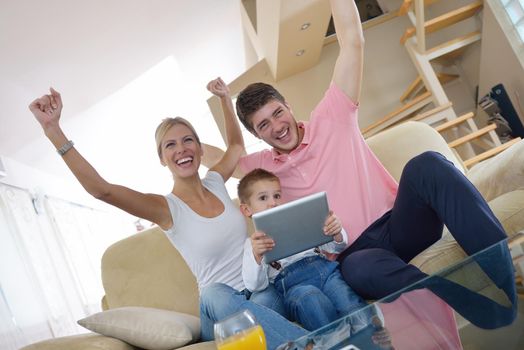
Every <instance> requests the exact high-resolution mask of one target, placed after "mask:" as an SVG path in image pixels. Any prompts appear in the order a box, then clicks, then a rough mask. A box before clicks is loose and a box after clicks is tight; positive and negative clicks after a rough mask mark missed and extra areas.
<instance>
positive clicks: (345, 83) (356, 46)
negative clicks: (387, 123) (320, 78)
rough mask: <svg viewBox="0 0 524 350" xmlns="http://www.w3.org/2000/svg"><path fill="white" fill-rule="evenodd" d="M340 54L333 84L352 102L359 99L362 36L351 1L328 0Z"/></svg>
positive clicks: (357, 15)
mask: <svg viewBox="0 0 524 350" xmlns="http://www.w3.org/2000/svg"><path fill="white" fill-rule="evenodd" d="M330 3H331V12H332V13H333V21H334V23H335V29H336V32H337V38H338V44H339V46H340V53H339V55H338V58H337V61H336V63H335V69H334V71H333V82H335V84H337V85H338V87H340V88H341V89H342V90H343V91H344V92H345V93H346V94H347V95H348V96H349V98H351V100H353V102H355V103H358V101H359V99H360V87H361V84H362V70H363V63H364V61H363V57H364V35H363V33H362V23H361V22H360V16H359V14H358V9H357V5H356V4H355V1H353V0H330Z"/></svg>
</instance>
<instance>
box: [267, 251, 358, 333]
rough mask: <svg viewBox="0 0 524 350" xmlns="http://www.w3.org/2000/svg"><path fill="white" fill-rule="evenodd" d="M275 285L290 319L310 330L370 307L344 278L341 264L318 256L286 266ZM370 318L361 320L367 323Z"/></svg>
mask: <svg viewBox="0 0 524 350" xmlns="http://www.w3.org/2000/svg"><path fill="white" fill-rule="evenodd" d="M274 285H275V289H276V290H277V292H279V293H280V294H281V295H282V296H283V297H284V305H285V306H286V311H287V313H288V315H289V318H290V319H291V320H294V321H297V322H298V323H300V324H301V325H302V326H303V327H304V328H305V329H307V330H310V331H313V330H315V329H318V328H320V327H322V326H325V325H327V324H329V323H331V322H333V321H335V320H337V319H339V318H340V317H342V316H345V315H347V314H350V313H351V312H354V311H357V310H359V309H361V308H363V307H365V306H367V304H366V302H365V301H364V300H363V299H362V298H361V297H360V296H359V295H358V294H356V293H355V292H354V291H353V290H352V289H351V288H350V287H349V286H348V284H347V283H346V282H345V281H344V279H343V278H342V275H341V273H340V270H339V269H338V263H337V262H334V261H329V260H327V259H325V258H324V257H321V256H318V255H317V256H309V257H306V258H304V259H301V260H299V261H296V262H294V263H293V264H291V265H289V266H287V267H286V268H285V269H283V270H282V271H281V272H280V273H279V274H278V276H277V277H276V278H275V281H274ZM367 321H368V320H364V319H363V320H362V323H363V325H364V326H365V325H367V324H368V322H367Z"/></svg>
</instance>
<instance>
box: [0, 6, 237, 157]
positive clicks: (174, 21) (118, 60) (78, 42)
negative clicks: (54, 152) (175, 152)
mask: <svg viewBox="0 0 524 350" xmlns="http://www.w3.org/2000/svg"><path fill="white" fill-rule="evenodd" d="M239 6H240V1H239V0H89V1H78V0H46V1H40V0H2V1H1V2H0V105H1V106H2V112H1V113H0V156H7V157H10V158H13V159H15V160H17V161H20V162H22V163H26V164H28V163H31V160H32V159H38V158H39V156H38V155H39V152H45V153H49V152H50V148H44V149H42V150H40V149H34V150H33V151H32V152H31V153H32V154H31V156H30V157H29V156H28V155H27V154H28V152H19V150H20V149H22V148H23V147H24V146H25V145H27V144H29V143H31V142H32V141H33V140H34V139H36V138H40V137H41V136H42V132H41V130H40V128H39V125H38V124H37V123H36V122H35V121H34V119H33V118H32V115H31V114H30V112H29V110H28V109H27V106H28V104H29V103H30V102H31V101H32V100H33V99H34V98H35V97H38V96H40V95H42V94H43V93H45V92H46V91H47V89H48V87H49V86H53V87H55V88H56V89H58V90H59V91H61V92H62V95H63V96H64V95H66V96H67V100H66V101H64V102H65V105H66V107H67V113H66V112H65V111H66V109H64V113H63V119H67V118H71V119H74V118H81V116H79V115H81V113H82V112H83V111H85V110H87V109H89V108H91V107H92V106H94V105H95V104H97V103H98V102H100V101H102V100H103V99H104V98H106V97H108V96H110V95H112V94H113V93H115V92H116V91H118V90H119V89H121V88H122V87H124V86H126V85H127V84H129V83H130V82H132V81H134V80H135V79H136V78H137V77H139V76H141V75H142V74H144V73H145V72H147V71H148V70H149V69H151V68H152V67H155V66H156V65H157V64H159V63H160V62H162V61H163V60H165V59H166V58H167V57H170V56H171V57H174V58H175V59H176V62H177V63H178V66H179V68H180V70H181V71H183V72H184V73H185V75H186V76H189V77H191V83H190V84H187V82H176V83H177V84H178V83H179V84H184V85H186V86H185V87H186V88H187V89H186V90H188V91H185V92H184V94H188V95H191V94H192V93H193V90H194V89H195V88H194V87H195V86H198V87H199V90H198V91H194V93H196V94H199V95H202V94H205V93H206V91H205V90H204V87H205V84H206V83H207V81H208V80H209V79H211V78H213V77H215V76H218V75H222V76H223V77H224V79H225V80H226V81H230V80H232V79H234V78H235V77H236V75H238V74H240V73H241V72H242V71H243V70H244V69H245V67H244V60H245V55H244V49H243V39H242V26H241V22H240V10H239ZM183 91H184V90H183ZM202 103H203V104H205V100H202ZM174 113H176V101H174ZM159 118H161V116H157V119H158V120H159ZM75 122H79V123H83V122H85V123H89V121H87V120H86V121H75ZM151 137H152V135H151ZM28 165H31V164H28Z"/></svg>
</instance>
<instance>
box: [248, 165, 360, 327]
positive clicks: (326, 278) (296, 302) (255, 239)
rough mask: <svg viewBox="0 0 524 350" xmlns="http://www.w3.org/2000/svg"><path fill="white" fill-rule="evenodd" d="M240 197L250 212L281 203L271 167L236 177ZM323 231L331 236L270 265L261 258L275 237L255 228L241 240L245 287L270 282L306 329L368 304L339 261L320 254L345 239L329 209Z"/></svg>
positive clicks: (258, 287)
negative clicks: (248, 235) (255, 230)
mask: <svg viewBox="0 0 524 350" xmlns="http://www.w3.org/2000/svg"><path fill="white" fill-rule="evenodd" d="M238 197H239V199H240V210H241V212H242V214H244V216H246V217H251V216H252V215H253V214H255V213H257V212H260V211H263V210H266V209H269V208H272V207H275V206H277V205H279V204H281V189H280V180H279V178H278V177H277V176H276V175H274V174H273V173H271V172H268V171H266V170H263V169H255V170H253V171H251V172H250V173H248V174H247V175H246V176H244V177H243V178H242V179H241V180H240V183H239V184H238ZM324 233H325V234H326V235H330V236H333V241H332V242H329V243H327V244H324V245H322V246H321V247H318V248H313V249H309V250H306V251H304V252H301V253H297V254H295V255H292V256H290V257H287V258H285V259H281V260H279V261H278V262H276V263H271V264H270V265H269V264H266V263H264V261H263V256H264V253H266V252H267V251H269V250H271V249H272V248H273V247H274V245H275V243H274V241H273V240H272V239H271V238H270V237H268V236H266V235H265V233H263V232H255V233H253V235H252V236H251V237H250V238H248V239H247V240H246V243H245V245H244V260H243V265H242V277H243V278H244V284H245V286H246V288H247V289H248V290H250V291H251V292H257V291H261V290H263V289H265V288H267V286H268V285H269V283H273V284H274V286H275V289H276V290H277V292H278V293H279V294H280V295H281V297H282V298H283V299H284V305H285V308H286V312H287V313H288V318H289V319H290V320H292V321H297V322H299V323H300V324H301V325H302V326H303V327H304V328H306V329H307V330H310V331H312V330H315V329H318V328H320V327H322V326H324V325H326V324H329V323H331V322H332V321H335V320H336V319H339V318H340V317H342V316H344V315H347V314H349V313H351V312H353V311H356V310H358V309H360V308H362V307H364V306H366V305H367V304H366V302H365V301H364V300H363V299H362V298H361V297H360V296H359V295H357V294H356V293H355V292H354V291H353V290H352V289H351V288H350V287H349V286H348V285H347V283H346V282H345V281H344V280H343V279H342V275H341V274H340V270H339V268H338V263H337V262H334V261H330V260H328V259H326V258H325V257H324V256H323V255H322V254H321V251H325V252H329V253H340V252H341V251H342V250H344V248H345V247H346V245H347V234H346V232H345V231H344V229H342V225H341V223H340V220H339V219H338V218H337V216H336V215H335V214H333V212H330V214H329V216H328V218H327V219H326V222H325V225H324ZM359 321H362V326H365V325H367V324H368V323H369V322H368V321H367V320H364V317H362V320H360V319H359ZM353 326H356V325H354V324H353Z"/></svg>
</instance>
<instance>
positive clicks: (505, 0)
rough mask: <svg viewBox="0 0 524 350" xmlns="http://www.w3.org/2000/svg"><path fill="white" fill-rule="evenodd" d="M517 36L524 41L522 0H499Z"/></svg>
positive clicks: (523, 0) (523, 5)
mask: <svg viewBox="0 0 524 350" xmlns="http://www.w3.org/2000/svg"><path fill="white" fill-rule="evenodd" d="M500 2H501V3H502V6H504V9H505V10H506V13H507V14H508V17H509V19H510V20H511V23H513V26H514V27H515V30H516V31H517V33H518V35H519V38H520V40H521V41H522V42H524V0H500Z"/></svg>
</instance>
